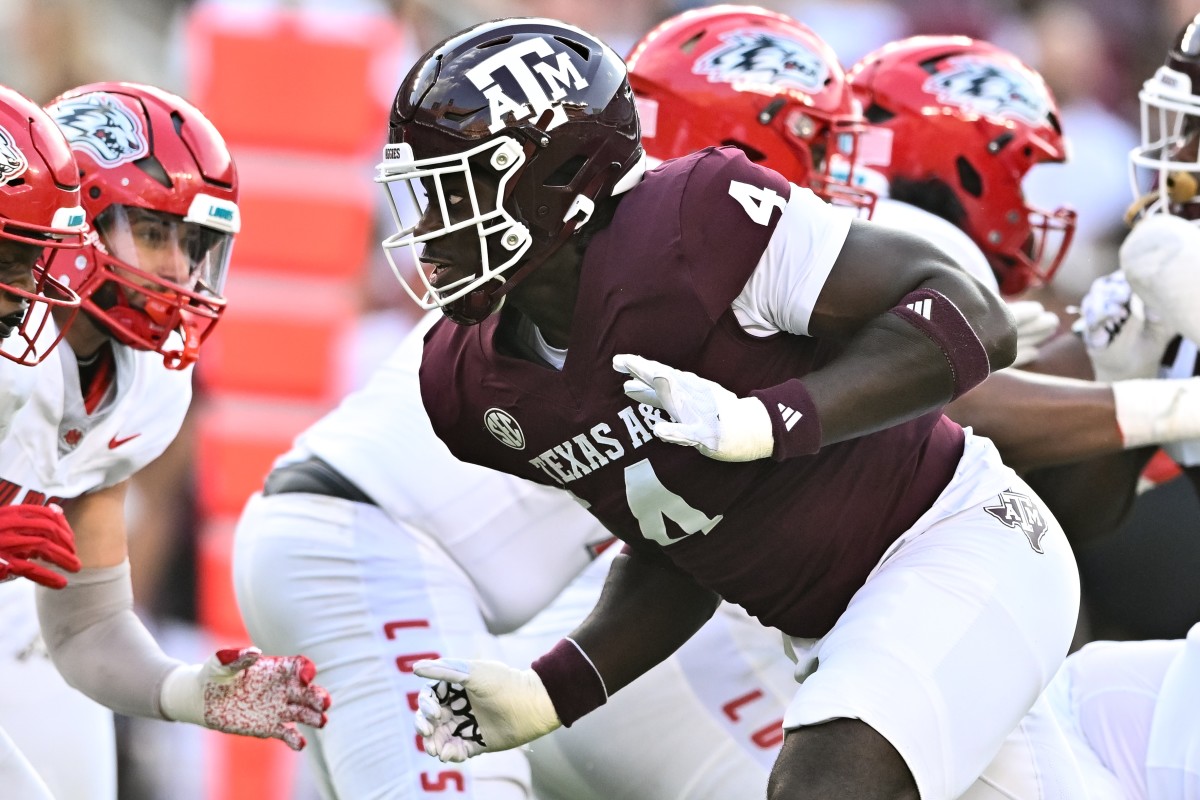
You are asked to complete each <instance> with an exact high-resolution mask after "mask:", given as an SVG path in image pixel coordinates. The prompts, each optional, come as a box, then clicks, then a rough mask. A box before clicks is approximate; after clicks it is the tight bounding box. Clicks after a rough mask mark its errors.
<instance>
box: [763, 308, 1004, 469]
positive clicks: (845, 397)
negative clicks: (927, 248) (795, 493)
mask: <svg viewBox="0 0 1200 800" xmlns="http://www.w3.org/2000/svg"><path fill="white" fill-rule="evenodd" d="M906 298H912V300H911V301H909V300H902V302H901V304H900V305H898V306H897V307H896V309H894V311H893V312H889V313H885V314H882V315H880V316H879V317H877V318H876V319H874V320H872V321H871V322H870V323H868V324H867V325H866V326H864V327H863V328H862V329H861V330H860V331H859V332H858V334H857V335H856V336H855V337H854V338H853V339H851V340H850V342H849V343H848V344H847V346H846V348H845V350H844V351H843V352H842V353H841V354H840V355H839V356H838V357H837V358H835V359H834V360H833V361H831V362H830V363H829V364H827V365H825V366H823V367H821V368H820V369H817V370H815V371H813V372H810V373H808V374H807V375H805V376H804V377H803V378H802V379H801V380H800V381H798V382H796V383H799V384H802V386H803V391H806V392H807V394H808V395H809V397H810V398H811V400H810V401H808V402H809V408H811V409H812V412H813V414H812V416H814V417H816V420H813V421H810V423H809V424H815V423H816V424H819V428H820V431H819V436H820V441H819V443H820V445H821V446H824V445H827V444H832V443H834V442H840V441H844V440H847V439H853V438H856V437H858V436H863V435H865V434H868V433H873V432H875V431H879V430H882V429H884V428H888V427H892V426H894V425H898V424H901V423H903V422H907V421H908V420H911V419H914V418H916V417H919V416H921V415H923V414H926V413H928V412H930V411H933V410H935V409H937V408H940V407H941V406H943V405H945V404H946V403H947V402H949V401H951V400H952V399H954V398H956V397H958V396H961V395H963V394H965V393H966V392H967V391H969V390H970V389H971V388H973V387H974V386H976V385H977V384H978V383H980V382H981V381H982V380H983V379H984V378H986V377H987V375H988V373H989V372H990V371H992V370H995V369H999V368H1001V367H1003V366H1006V365H1007V364H1009V363H1011V361H1012V359H1013V356H1014V354H1015V343H1016V338H1015V329H1014V328H1013V327H1012V321H1011V318H1009V317H1008V316H1007V312H1006V311H1004V309H1003V305H1002V304H1000V303H999V301H996V305H995V307H994V308H991V309H990V310H989V311H987V312H979V314H978V315H979V316H980V317H982V318H986V319H987V321H986V322H985V323H979V324H977V323H975V322H972V321H968V317H967V316H966V315H965V314H964V313H962V312H961V311H960V310H959V309H957V308H956V305H955V304H954V303H952V302H951V301H950V300H949V298H947V297H945V296H944V295H941V296H939V295H934V294H928V293H926V292H917V293H914V294H910V295H907V296H906ZM910 306H916V309H915V310H913V309H912V308H910ZM927 315H928V316H931V317H932V319H927V318H926V316H927ZM1006 322H1007V326H1006V325H1005V323H1006ZM787 387H788V384H787V383H785V384H781V386H780V387H777V389H775V390H766V391H761V392H755V393H754V396H756V397H758V398H759V399H760V400H762V401H763V403H764V405H766V407H767V409H768V412H771V410H772V409H773V408H776V407H777V406H778V405H779V404H780V403H782V404H783V405H784V406H786V407H790V408H802V407H803V406H804V405H805V404H804V403H803V402H801V401H799V398H792V397H790V394H791V392H789V390H788V388H787ZM797 388H798V387H797ZM776 394H779V397H776V396H775V395H776ZM789 400H796V402H789ZM773 420H774V415H773ZM801 424H804V423H803V421H802V422H801ZM775 433H776V441H777V442H779V441H781V440H785V441H786V439H785V438H784V435H783V431H781V430H779V429H778V426H776V430H775ZM814 444H815V442H812V443H809V447H808V449H809V450H810V451H811V452H815V447H814V446H813V445H814ZM793 454H796V455H798V454H802V453H799V452H797V453H793ZM781 455H784V456H786V455H787V454H786V453H781V452H780V451H779V448H777V449H776V453H775V457H776V458H779V457H780V456H781Z"/></svg>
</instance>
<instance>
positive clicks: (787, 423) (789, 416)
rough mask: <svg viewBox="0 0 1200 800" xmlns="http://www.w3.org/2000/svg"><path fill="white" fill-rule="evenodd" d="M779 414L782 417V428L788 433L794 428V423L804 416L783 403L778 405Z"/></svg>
mask: <svg viewBox="0 0 1200 800" xmlns="http://www.w3.org/2000/svg"><path fill="white" fill-rule="evenodd" d="M779 414H780V415H781V416H782V417H783V427H784V428H785V429H786V430H789V431H790V430H791V429H792V428H793V427H795V425H796V423H797V422H799V421H800V418H801V417H803V416H804V415H803V414H801V413H800V412H799V411H797V410H796V409H794V408H788V407H787V406H785V405H784V404H783V403H780V404H779Z"/></svg>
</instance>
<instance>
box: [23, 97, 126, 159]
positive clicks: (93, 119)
mask: <svg viewBox="0 0 1200 800" xmlns="http://www.w3.org/2000/svg"><path fill="white" fill-rule="evenodd" d="M46 110H47V111H49V112H50V116H52V117H54V121H55V122H57V123H58V126H59V127H60V128H61V129H62V132H63V133H65V134H66V136H67V140H68V141H69V142H70V143H71V147H73V148H80V149H82V150H86V151H87V152H88V154H89V155H91V156H92V157H93V158H95V159H96V161H98V162H99V163H100V164H102V165H104V166H106V167H115V166H117V165H119V164H127V163H129V162H131V161H137V160H138V159H139V158H145V157H146V156H147V155H149V154H150V146H149V144H148V143H147V142H146V134H145V131H144V130H143V129H142V123H141V121H140V120H138V118H137V117H136V116H134V115H133V114H132V113H130V111H129V109H128V108H126V107H125V106H124V105H123V104H122V103H121V101H120V100H118V99H117V98H115V97H113V96H112V95H108V94H104V93H101V92H95V93H93V94H85V95H83V96H81V97H73V98H71V99H69V100H63V101H62V102H60V103H55V104H54V105H52V106H50V107H49V108H47V109H46Z"/></svg>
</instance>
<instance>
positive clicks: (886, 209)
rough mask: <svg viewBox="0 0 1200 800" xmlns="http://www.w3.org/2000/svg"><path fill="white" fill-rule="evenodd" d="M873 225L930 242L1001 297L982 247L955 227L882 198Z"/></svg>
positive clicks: (873, 218) (872, 219)
mask: <svg viewBox="0 0 1200 800" xmlns="http://www.w3.org/2000/svg"><path fill="white" fill-rule="evenodd" d="M871 222H874V223H877V224H879V225H886V226H887V227H889V228H895V229H897V230H902V231H907V232H908V233H914V234H916V235H918V236H921V237H923V238H925V239H928V240H929V241H931V242H933V244H934V245H936V246H937V248H938V249H939V250H941V251H942V252H944V253H945V254H946V255H948V256H950V257H951V258H953V259H954V260H955V261H956V262H958V265H959V266H960V267H962V268H963V269H964V270H966V271H967V273H969V274H970V275H971V277H973V278H975V279H976V280H978V281H980V282H981V283H982V284H983V285H984V286H986V287H988V288H989V289H991V290H992V291H993V292H995V293H996V294H997V295H998V294H1000V284H999V283H997V282H996V274H995V273H994V272H992V267H991V265H990V264H988V260H987V256H985V255H984V254H983V251H982V250H980V249H979V245H977V244H975V242H973V241H971V237H970V236H967V234H965V233H964V232H963V231H962V229H961V228H959V227H958V226H957V225H955V224H954V223H952V222H948V221H946V220H944V219H942V218H941V217H939V216H937V215H936V214H931V213H929V212H928V211H925V210H923V209H920V208H917V207H916V206H913V205H909V204H908V203H901V202H900V201H899V200H893V199H892V198H890V197H880V198H879V199H878V200H877V201H876V202H875V211H874V213H873V214H871Z"/></svg>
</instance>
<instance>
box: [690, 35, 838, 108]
mask: <svg viewBox="0 0 1200 800" xmlns="http://www.w3.org/2000/svg"><path fill="white" fill-rule="evenodd" d="M721 40H722V41H723V42H725V43H726V44H725V46H724V47H720V48H717V49H716V50H713V51H711V52H709V53H706V54H705V55H704V57H702V58H700V59H699V60H697V61H696V64H695V66H693V67H692V71H693V72H695V73H696V74H697V75H707V76H708V79H709V80H710V81H712V82H713V83H729V84H733V85H734V86H739V87H750V86H754V85H757V86H762V87H773V88H775V89H778V88H781V87H787V86H795V87H797V88H799V89H803V90H804V91H805V92H810V93H814V92H818V91H820V90H821V89H822V88H823V87H824V86H825V80H826V79H827V78H828V77H829V67H828V66H827V65H826V64H825V61H824V60H823V59H822V58H821V57H820V56H818V55H817V54H816V53H814V52H813V51H812V50H810V49H808V48H807V47H806V46H805V45H804V43H802V42H799V41H797V40H795V39H788V38H786V37H784V36H780V35H778V34H775V33H767V32H764V31H756V30H742V31H734V32H733V33H729V34H726V35H724V36H722V37H721Z"/></svg>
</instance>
